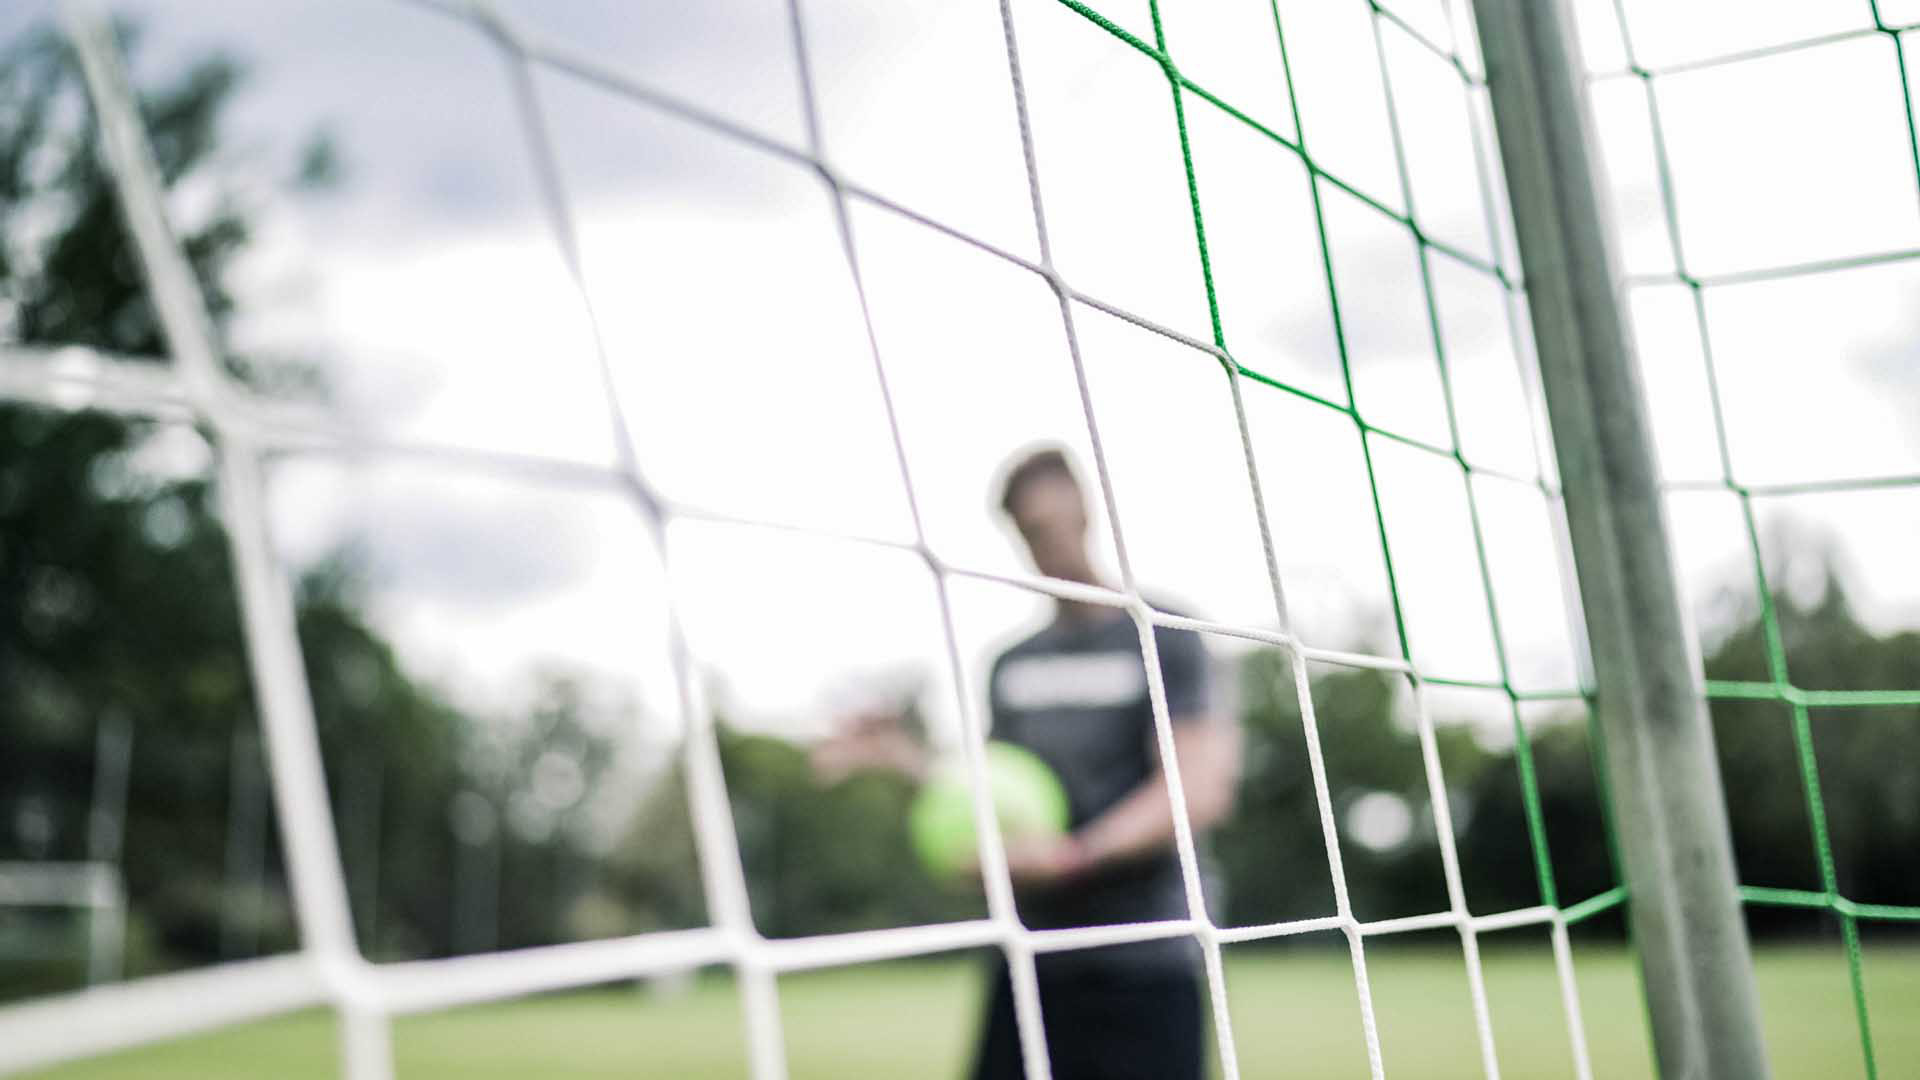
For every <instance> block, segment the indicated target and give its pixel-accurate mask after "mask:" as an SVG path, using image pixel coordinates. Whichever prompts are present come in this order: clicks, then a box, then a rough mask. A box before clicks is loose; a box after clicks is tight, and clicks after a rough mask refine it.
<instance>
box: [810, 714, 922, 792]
mask: <svg viewBox="0 0 1920 1080" xmlns="http://www.w3.org/2000/svg"><path fill="white" fill-rule="evenodd" d="M807 756H808V760H809V762H810V763H811V764H812V766H813V775H814V777H815V778H816V779H817V780H819V781H820V782H821V783H823V784H837V783H839V782H840V781H842V780H844V779H846V778H847V777H848V776H851V775H852V774H854V773H856V772H862V771H865V770H868V769H878V770H882V771H890V772H897V773H901V774H902V775H905V776H907V777H909V778H910V779H913V780H922V779H925V778H926V772H927V748H926V745H925V744H924V743H923V742H922V741H921V740H920V739H919V738H917V737H915V735H914V733H913V732H911V731H909V730H908V729H907V724H906V720H905V718H904V717H902V716H901V715H900V713H898V712H895V711H892V710H886V709H875V710H870V711H867V712H861V713H855V714H854V715H852V716H850V717H848V718H847V719H846V720H844V721H843V722H842V723H841V724H840V727H839V730H837V731H835V732H834V733H833V734H832V735H829V736H828V737H826V738H824V739H821V740H820V741H819V742H817V743H814V744H813V749H812V750H811V751H809V753H808V755H807Z"/></svg>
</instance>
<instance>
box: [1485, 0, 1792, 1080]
mask: <svg viewBox="0 0 1920 1080" xmlns="http://www.w3.org/2000/svg"><path fill="white" fill-rule="evenodd" d="M1472 3H1473V10H1474V17H1475V21H1476V22H1477V24H1478V27H1479V31H1480V39H1481V48H1482V51H1483V54H1484V56H1485V63H1486V70H1487V85H1488V90H1489V93H1490V96H1491V99H1492V105H1493V114H1494V127H1495V129H1496V132H1497V136H1498V140H1499V145H1500V156H1501V159H1502V162H1503V164H1504V166H1505V173H1506V179H1507V185H1508V189H1509V192H1510V195H1511V199H1512V204H1513V217H1514V226H1515V230H1516V233H1517V240H1518V243H1519V248H1520V256H1521V264H1522V266H1523V267H1524V268H1525V276H1526V286H1527V303H1528V308H1529V312H1530V314H1531V317H1532V322H1533V330H1534V338H1535V341H1536V343H1537V348H1538V352H1539V367H1540V379H1541V385H1542V387H1543V389H1544V392H1545V397H1546V404H1547V414H1548V417H1549V420H1550V422H1551V427H1552V431H1553V441H1554V448H1555V452H1556V454H1557V456H1558V460H1559V466H1560V478H1561V485H1562V490H1563V495H1564V498H1565V504H1566V517H1567V526H1568V531H1569V533H1570V539H1571V542H1572V548H1573V557H1574V569H1575V572H1576V575H1577V577H1578V580H1579V585H1580V595H1581V601H1582V607H1583V609H1584V612H1585V619H1586V630H1587V636H1588V639H1589V642H1590V646H1591V650H1592V658H1593V676H1594V687H1595V693H1596V709H1597V712H1598V714H1599V720H1600V725H1601V733H1602V736H1603V737H1604V740H1605V746H1606V749H1605V753H1604V760H1605V766H1606V769H1607V773H1608V779H1609V782H1610V787H1611V794H1612V802H1613V815H1614V822H1615V825H1616V832H1617V844H1618V848H1619V852H1620V856H1621V859H1622V861H1623V862H1624V864H1625V865H1624V867H1623V869H1624V872H1625V876H1626V884H1627V890H1628V918H1629V921H1630V924H1631V928H1632V931H1633V936H1634V942H1635V945H1636V949H1637V952H1638V954H1639V961H1640V970H1641V979H1642V984H1643V988H1644V992H1645V996H1646V1002H1647V1010H1648V1014H1649V1017H1650V1020H1651V1025H1652V1030H1653V1042H1654V1053H1655V1056H1656V1058H1657V1060H1658V1063H1659V1069H1660V1073H1661V1075H1662V1076H1665V1077H1668V1078H1680V1077H1686V1078H1689V1080H1693V1078H1698V1080H1709V1078H1711V1080H1721V1078H1726V1080H1733V1078H1740V1080H1751V1078H1756V1077H1764V1076H1767V1075H1768V1066H1767V1060H1766V1053H1765V1048H1764V1045H1763V1042H1762V1038H1761V1028H1760V1019H1759V1007H1758V1003H1757V996H1756V994H1755V990H1754V982H1753V962H1752V953H1751V950H1750V947H1749V945H1748V941H1747V932H1746V924H1745V920H1744V917H1743V913H1742V910H1741V904H1740V896H1739V890H1738V886H1737V885H1736V883H1735V876H1734V865H1733V851H1732V841H1731V837H1730V833H1729V829H1728V820H1727V811H1726V803H1725V800H1724V798H1723V796H1722V791H1721V781H1720V775H1719V768H1718V765H1717V762H1716V759H1715V755H1714V747H1713V736H1712V730H1711V727H1710V725H1709V723H1708V718H1707V711H1706V698H1705V694H1704V689H1703V685H1702V682H1701V678H1702V676H1701V673H1700V670H1699V661H1698V658H1697V650H1696V649H1695V648H1694V646H1693V644H1692V639H1691V636H1690V632H1689V630H1688V624H1687V620H1686V617H1685V614H1684V612H1683V609H1682V596H1681V592H1680V588H1679V584H1678V581H1677V578H1676V575H1675V572H1674V569H1673V563H1672V561H1671V558H1670V556H1669V549H1668V544H1667V523H1666V511H1665V506H1664V503H1663V500H1662V494H1661V486H1660V473H1659V467H1658V463H1657V462H1656V460H1655V458H1654V450H1653V443H1652V429H1651V425H1650V424H1649V422H1648V418H1647V409H1646V403H1645V397H1644V392H1643V389H1642V386H1641V382H1640V373H1639V369H1638V365H1637V363H1636V361H1635V358H1634V352H1633V348H1634V346H1633V340H1632V336H1631V332H1630V329H1629V325H1628V321H1627V313H1626V310H1625V307H1624V304H1623V303H1622V299H1621V295H1620V291H1619V283H1620V281H1621V272H1620V266H1621V264H1620V260H1619V257H1618V253H1617V251H1616V249H1615V243H1614V238H1613V234H1612V232H1611V229H1610V217H1611V214H1610V212H1609V206H1608V203H1607V199H1606V193H1605V190H1604V187H1603V184H1602V182H1601V177H1602V175H1603V174H1602V171H1601V169H1602V166H1601V161H1600V157H1599V152H1598V148H1597V143H1596V140H1595V137H1594V132H1593V118H1592V113H1591V110H1590V105H1589V102H1588V96H1587V89H1586V78H1585V72H1584V68H1583V65H1582V62H1581V57H1580V52H1579V49H1578V46H1577V38H1576V31H1575V25H1574V16H1573V11H1572V7H1571V5H1570V3H1569V2H1568V0H1472Z"/></svg>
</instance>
